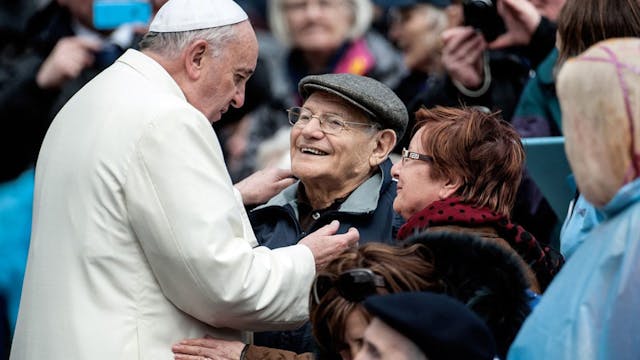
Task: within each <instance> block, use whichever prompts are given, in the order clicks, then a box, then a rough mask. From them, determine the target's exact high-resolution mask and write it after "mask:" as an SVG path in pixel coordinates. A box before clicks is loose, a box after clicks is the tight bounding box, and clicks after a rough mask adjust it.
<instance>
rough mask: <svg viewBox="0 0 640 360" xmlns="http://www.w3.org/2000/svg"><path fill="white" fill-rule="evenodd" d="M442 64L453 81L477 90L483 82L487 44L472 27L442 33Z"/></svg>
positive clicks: (455, 28)
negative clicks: (484, 54) (484, 55)
mask: <svg viewBox="0 0 640 360" xmlns="http://www.w3.org/2000/svg"><path fill="white" fill-rule="evenodd" d="M442 41H443V43H444V47H443V49H442V63H443V65H444V67H445V69H446V70H447V72H448V73H449V75H450V76H451V78H452V79H453V80H456V81H458V82H459V83H461V84H462V85H464V86H465V87H466V88H469V89H477V88H478V87H480V85H482V81H483V76H484V74H483V70H482V69H483V61H484V57H483V53H484V51H485V49H486V48H487V42H486V41H485V40H484V37H483V36H482V34H481V33H479V32H477V31H476V30H475V29H473V28H472V27H469V26H466V27H461V26H458V27H454V28H451V29H447V30H445V31H444V32H443V33H442Z"/></svg>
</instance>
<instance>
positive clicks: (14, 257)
mask: <svg viewBox="0 0 640 360" xmlns="http://www.w3.org/2000/svg"><path fill="white" fill-rule="evenodd" d="M33 185H34V170H33V168H31V169H29V170H27V171H25V172H24V173H22V174H21V175H20V176H19V177H18V178H16V179H15V180H12V181H9V182H4V183H2V184H0V254H1V255H0V256H1V260H0V296H2V297H3V298H4V299H5V301H6V305H7V315H6V316H7V318H8V320H9V326H10V327H11V332H12V333H13V330H14V329H15V326H16V319H17V317H18V307H19V306H20V293H21V291H22V279H23V277H24V272H25V268H26V264H27V254H28V252H29V239H30V237H31V211H32V203H33Z"/></svg>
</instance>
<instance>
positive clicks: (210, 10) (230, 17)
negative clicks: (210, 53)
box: [149, 0, 249, 32]
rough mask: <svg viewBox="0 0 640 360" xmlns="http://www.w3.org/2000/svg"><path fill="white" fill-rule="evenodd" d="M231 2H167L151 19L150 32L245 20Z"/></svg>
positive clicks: (173, 0)
mask: <svg viewBox="0 0 640 360" xmlns="http://www.w3.org/2000/svg"><path fill="white" fill-rule="evenodd" d="M248 18H249V17H248V16H247V13H246V12H245V11H244V10H242V8H241V7H240V5H238V4H236V3H235V2H234V1H233V0H169V1H168V2H167V3H166V4H164V5H163V6H162V7H161V8H160V10H159V11H158V13H157V14H156V15H155V17H154V18H153V21H152V22H151V25H149V31H151V32H181V31H191V30H201V29H209V28H214V27H219V26H225V25H232V24H237V23H239V22H242V21H244V20H247V19H248Z"/></svg>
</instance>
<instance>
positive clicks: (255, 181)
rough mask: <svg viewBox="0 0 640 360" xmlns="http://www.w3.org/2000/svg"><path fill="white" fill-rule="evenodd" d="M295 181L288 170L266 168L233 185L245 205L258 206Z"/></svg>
mask: <svg viewBox="0 0 640 360" xmlns="http://www.w3.org/2000/svg"><path fill="white" fill-rule="evenodd" d="M295 181H296V179H295V178H294V177H293V174H292V173H291V171H290V170H285V169H278V168H268V169H264V170H258V171H256V172H255V173H253V174H251V175H249V176H248V177H246V178H244V179H242V180H241V181H240V182H238V183H237V184H235V187H236V189H238V191H240V194H242V202H243V203H244V204H245V205H258V204H262V203H264V202H266V201H267V200H269V199H271V198H272V197H274V196H275V195H276V194H278V193H279V192H280V191H282V190H284V188H286V187H287V186H290V185H292V184H293V183H294V182H295Z"/></svg>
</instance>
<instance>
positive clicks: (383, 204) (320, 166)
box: [175, 74, 408, 354]
mask: <svg viewBox="0 0 640 360" xmlns="http://www.w3.org/2000/svg"><path fill="white" fill-rule="evenodd" d="M298 89H299V92H300V95H301V96H302V97H303V99H304V103H303V104H302V106H301V107H293V108H290V109H288V110H287V112H288V114H289V122H290V123H291V126H292V128H291V135H290V155H291V170H292V172H293V174H294V175H295V176H296V177H297V178H298V179H299V181H297V182H296V183H295V184H293V185H291V186H289V187H288V188H286V189H284V190H283V191H282V192H280V193H279V194H278V195H276V196H275V197H273V198H272V199H271V200H269V201H268V202H267V203H266V204H264V205H262V206H259V207H257V208H255V209H254V210H252V211H251V212H250V213H249V218H250V220H251V224H252V226H253V229H254V232H255V234H256V237H257V238H258V242H259V243H260V244H261V245H265V246H267V247H270V248H280V247H283V246H290V245H294V244H296V243H298V241H300V239H301V238H302V237H304V236H305V235H306V234H308V233H310V232H312V231H315V230H317V229H319V228H321V227H322V226H324V225H326V224H329V223H330V222H331V221H334V220H339V221H340V224H341V225H340V226H341V230H340V231H339V232H342V231H346V230H347V229H348V228H349V227H355V228H356V229H358V232H359V234H360V244H364V243H367V242H371V241H376V242H385V243H393V242H394V235H395V230H397V227H399V226H400V225H401V222H402V219H401V218H400V217H399V216H397V215H396V214H395V213H394V211H393V200H394V198H395V196H396V185H395V183H394V182H393V181H392V177H391V173H390V170H391V166H392V164H391V161H390V160H389V153H390V152H391V150H392V149H393V147H394V145H395V143H396V139H398V138H400V137H401V136H402V134H403V133H404V132H405V128H406V126H407V121H408V114H407V110H406V108H405V106H404V104H403V103H402V101H401V100H400V99H399V98H398V97H397V96H396V95H395V94H394V93H393V91H391V90H390V89H389V88H388V87H386V86H385V85H383V84H382V83H380V82H378V81H376V80H374V79H371V78H368V77H364V76H358V75H352V74H324V75H312V76H307V77H305V78H303V79H302V80H301V81H300V83H299V85H298ZM254 342H255V344H256V345H262V346H267V347H272V348H277V349H284V350H290V351H294V352H297V353H303V352H311V351H313V350H314V349H315V345H314V340H313V337H312V335H311V327H310V326H309V325H308V324H307V325H306V326H304V327H302V328H300V329H297V330H294V331H287V332H283V331H273V332H263V333H256V334H255V336H254ZM182 345H192V346H193V347H192V348H188V347H184V346H177V347H176V349H175V350H176V353H178V354H180V353H183V354H185V353H186V354H188V353H189V351H192V352H197V351H198V347H207V345H210V346H209V347H211V348H212V349H222V348H223V347H224V348H227V347H228V349H229V352H230V353H233V354H238V353H239V352H240V350H241V349H242V346H243V345H242V344H240V343H232V344H229V343H227V342H224V341H219V342H217V340H206V341H203V340H202V339H193V340H188V341H186V342H185V343H183V344H182ZM206 351H209V352H211V351H212V350H206ZM222 351H226V350H222Z"/></svg>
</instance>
